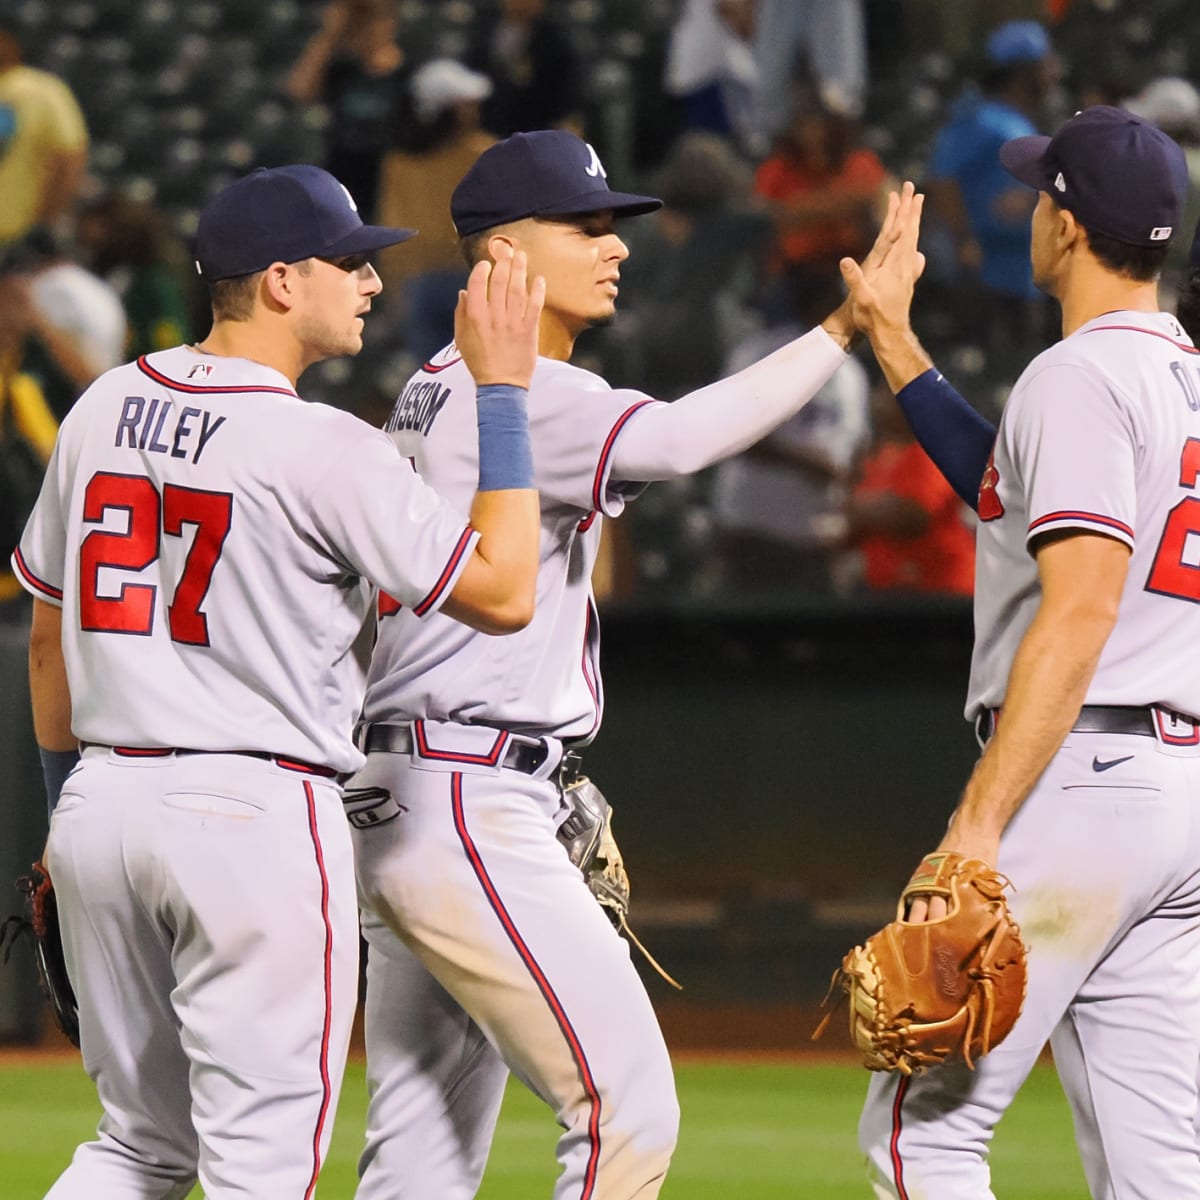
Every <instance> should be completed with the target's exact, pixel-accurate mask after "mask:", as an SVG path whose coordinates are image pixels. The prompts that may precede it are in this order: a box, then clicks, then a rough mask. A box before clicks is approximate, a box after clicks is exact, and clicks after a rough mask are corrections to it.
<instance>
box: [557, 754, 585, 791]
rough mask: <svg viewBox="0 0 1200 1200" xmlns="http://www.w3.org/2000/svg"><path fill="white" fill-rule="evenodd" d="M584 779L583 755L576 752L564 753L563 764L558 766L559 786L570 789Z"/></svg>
mask: <svg viewBox="0 0 1200 1200" xmlns="http://www.w3.org/2000/svg"><path fill="white" fill-rule="evenodd" d="M582 778H583V755H582V754H577V753H576V752H575V751H574V750H567V751H565V752H564V753H563V756H562V762H561V763H559V765H558V786H559V787H560V788H569V787H570V786H571V784H573V783H578V782H579V780H580V779H582Z"/></svg>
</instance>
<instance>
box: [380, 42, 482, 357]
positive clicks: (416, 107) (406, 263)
mask: <svg viewBox="0 0 1200 1200" xmlns="http://www.w3.org/2000/svg"><path fill="white" fill-rule="evenodd" d="M410 87H411V93H412V108H413V124H412V126H411V128H410V130H409V132H408V135H407V137H406V139H405V146H406V148H405V149H404V150H402V151H401V150H394V151H392V152H391V153H389V154H388V155H387V157H386V158H385V159H384V160H383V175H382V179H381V182H380V188H379V219H380V221H381V222H382V223H383V224H385V225H398V226H401V227H403V226H411V227H413V228H415V229H418V230H420V234H421V236H420V237H417V238H414V239H413V240H412V241H410V242H405V244H404V245H403V246H393V247H390V248H389V249H387V250H384V251H382V252H381V254H380V255H379V274H380V275H381V277H382V278H383V282H384V287H385V288H388V289H395V290H397V291H399V290H402V291H403V305H404V309H405V315H404V319H403V338H404V342H405V345H406V346H407V348H408V349H409V351H410V352H411V353H412V355H413V357H414V358H416V359H417V360H418V361H420V362H424V361H426V360H427V359H428V358H429V357H430V356H431V355H433V354H434V353H435V352H436V351H437V350H439V349H441V347H442V346H444V345H445V344H446V343H447V342H448V341H450V339H451V338H452V337H453V336H454V308H455V305H456V304H457V303H458V289H459V288H460V287H463V286H464V283H465V280H466V277H467V268H466V264H465V263H464V262H463V259H462V255H461V253H460V252H459V248H458V235H457V234H456V233H455V232H454V225H453V223H452V222H451V220H450V194H451V192H453V191H454V188H455V187H456V186H457V184H458V181H459V180H460V179H462V177H463V176H464V175H465V174H466V173H467V170H468V169H469V168H470V167H471V165H472V164H473V163H474V162H475V160H476V159H477V158H478V157H479V156H480V154H482V153H483V151H484V150H486V149H487V148H488V146H490V145H491V144H492V143H493V142H494V141H495V140H496V139H495V138H494V137H492V135H491V134H489V133H485V132H484V131H483V130H482V129H481V128H480V102H481V101H483V100H485V99H487V97H488V96H490V95H491V92H492V83H491V80H490V79H488V77H487V76H486V75H480V74H479V73H478V72H476V71H471V70H469V69H468V68H466V67H464V66H463V65H462V64H461V63H458V62H455V61H454V60H453V59H449V58H436V59H433V60H432V61H430V62H427V63H425V64H424V65H423V66H421V67H419V68H418V69H417V70H416V71H415V72H414V73H413V76H412V81H411V85H410ZM384 294H385V299H386V298H388V293H387V292H385V293H384ZM393 298H394V297H393Z"/></svg>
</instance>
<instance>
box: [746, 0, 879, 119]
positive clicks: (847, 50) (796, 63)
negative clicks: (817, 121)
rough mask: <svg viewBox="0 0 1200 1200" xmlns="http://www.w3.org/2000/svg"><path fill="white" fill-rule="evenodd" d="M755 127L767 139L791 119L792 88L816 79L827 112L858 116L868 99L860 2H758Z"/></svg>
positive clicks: (800, 0)
mask: <svg viewBox="0 0 1200 1200" xmlns="http://www.w3.org/2000/svg"><path fill="white" fill-rule="evenodd" d="M754 56H755V59H756V60H757V62H758V69H759V77H758V95H757V99H756V109H757V112H756V118H755V119H756V123H757V127H758V129H759V130H760V131H761V132H763V133H764V134H765V135H766V136H767V137H769V138H771V137H775V136H776V135H777V134H779V133H780V132H781V131H782V130H783V129H784V127H785V126H786V125H787V123H788V121H789V120H790V119H791V116H792V105H793V102H794V98H795V85H796V82H797V81H798V80H800V79H812V78H815V79H816V81H817V86H818V89H819V91H820V95H821V97H822V99H823V101H824V103H825V105H826V107H828V108H830V109H832V110H833V111H835V112H842V113H847V114H850V115H853V116H856V117H857V116H861V115H862V111H863V107H864V105H865V103H866V98H867V28H866V19H865V16H864V14H863V4H862V0H839V2H838V3H837V4H830V3H829V2H828V0H757V8H756V12H755V18H754Z"/></svg>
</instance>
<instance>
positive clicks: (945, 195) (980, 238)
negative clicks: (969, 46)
mask: <svg viewBox="0 0 1200 1200" xmlns="http://www.w3.org/2000/svg"><path fill="white" fill-rule="evenodd" d="M984 57H985V60H986V68H985V70H984V72H983V75H982V78H981V79H980V81H979V86H978V87H975V86H971V87H970V88H968V90H967V91H966V92H964V94H963V95H962V96H961V97H960V98H959V99H958V100H957V101H956V103H955V105H954V108H953V110H952V112H951V116H950V120H949V122H948V123H947V124H946V125H945V126H944V127H943V128H942V130H941V132H940V133H939V134H938V137H937V140H936V142H935V144H934V149H933V157H932V159H931V161H930V164H929V170H928V178H927V180H926V189H927V192H928V195H929V200H930V207H931V209H932V213H931V215H933V216H934V217H935V218H936V219H937V220H940V222H941V223H942V225H943V226H944V227H945V228H946V230H947V231H948V232H949V234H950V236H951V237H952V238H953V241H954V243H955V250H956V256H957V260H958V265H959V267H960V268H961V273H962V274H963V275H964V276H965V277H964V278H961V279H960V280H959V281H958V286H959V287H961V286H963V285H964V284H967V283H969V282H974V283H975V284H976V285H977V286H978V288H979V290H980V292H981V296H980V305H979V306H978V307H976V306H974V305H972V306H970V308H971V318H972V325H973V329H974V331H975V333H976V335H977V336H978V334H979V333H981V332H986V334H987V335H988V340H989V342H991V343H992V344H994V345H1000V344H1012V343H1026V344H1027V343H1028V341H1029V340H1030V339H1031V338H1035V339H1036V338H1037V337H1039V336H1040V335H1041V334H1042V332H1043V331H1042V325H1043V324H1044V323H1045V322H1044V320H1043V314H1044V312H1045V309H1046V305H1045V303H1044V302H1043V300H1042V299H1041V297H1040V294H1039V293H1038V291H1037V289H1036V288H1035V287H1034V286H1033V276H1032V273H1031V269H1030V265H1029V230H1030V221H1031V218H1032V215H1033V208H1034V205H1035V203H1036V202H1037V195H1036V193H1035V192H1034V191H1033V190H1032V189H1031V188H1027V187H1025V186H1024V185H1023V184H1019V183H1017V182H1016V181H1015V180H1014V179H1013V178H1012V176H1011V175H1009V174H1008V173H1007V172H1006V171H1005V170H1004V168H1003V167H1002V166H1001V165H1000V158H999V149H1000V146H1001V145H1002V143H1004V142H1005V141H1007V140H1008V139H1010V138H1015V137H1024V136H1026V135H1029V134H1035V133H1037V132H1039V131H1038V129H1037V127H1036V125H1035V124H1034V120H1035V118H1036V117H1037V115H1038V113H1039V110H1040V108H1041V106H1042V104H1043V102H1044V100H1045V99H1046V96H1047V94H1048V93H1049V91H1050V89H1051V88H1052V87H1053V86H1054V84H1055V82H1056V81H1057V79H1058V75H1059V70H1060V67H1059V62H1058V59H1057V58H1056V57H1055V55H1054V52H1053V49H1052V48H1051V45H1050V39H1049V37H1048V35H1047V33H1046V31H1045V29H1043V27H1042V26H1041V25H1040V24H1038V22H1036V21H1008V22H1005V23H1004V24H1003V25H1000V26H999V27H997V28H996V29H995V30H994V31H993V32H992V34H991V35H990V36H989V38H988V39H987V42H986V45H985V48H984Z"/></svg>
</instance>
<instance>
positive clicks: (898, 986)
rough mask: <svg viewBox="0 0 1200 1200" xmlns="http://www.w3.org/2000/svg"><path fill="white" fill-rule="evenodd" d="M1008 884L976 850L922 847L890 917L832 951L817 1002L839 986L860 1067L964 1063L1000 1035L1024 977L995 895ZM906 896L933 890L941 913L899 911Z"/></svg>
mask: <svg viewBox="0 0 1200 1200" xmlns="http://www.w3.org/2000/svg"><path fill="white" fill-rule="evenodd" d="M1008 886H1010V885H1009V882H1008V880H1007V879H1005V877H1004V876H1003V875H1000V874H998V873H997V872H996V871H993V870H992V869H991V867H989V866H988V865H987V864H986V863H984V862H981V861H980V860H979V859H964V858H963V857H962V856H961V855H958V854H944V853H938V854H927V855H926V856H925V858H924V859H922V860H921V865H920V866H919V867H918V868H917V870H916V873H915V874H914V875H913V877H912V879H910V880H909V882H908V886H907V887H906V888H905V889H904V892H903V894H902V895H901V897H900V904H899V907H898V910H897V913H896V920H894V921H893V922H892V923H891V924H890V925H887V926H885V927H884V928H883V929H881V930H880V931H879V932H878V933H876V934H874V935H873V936H872V937H870V938H868V939H867V941H866V943H865V944H864V945H862V946H855V947H854V949H853V950H851V951H850V953H849V954H847V955H846V957H845V958H844V959H843V960H842V965H841V968H840V969H839V970H838V971H836V972H835V973H834V976H833V981H832V983H831V984H830V988H829V995H828V996H826V1005H827V1006H828V1004H829V1001H830V998H831V997H832V996H833V995H834V993H835V992H836V991H838V989H840V990H841V991H842V992H844V993H845V994H846V995H847V996H849V999H850V1036H851V1038H852V1039H853V1040H854V1044H855V1045H856V1046H857V1047H858V1049H859V1050H860V1051H861V1052H862V1055H863V1059H864V1062H865V1064H866V1066H867V1067H868V1068H870V1070H872V1071H899V1072H900V1073H901V1074H903V1075H911V1074H912V1073H913V1072H914V1071H917V1072H920V1071H923V1070H924V1069H925V1068H926V1067H930V1066H934V1065H937V1064H941V1063H965V1064H966V1065H967V1066H968V1067H970V1068H974V1065H975V1060H976V1059H977V1058H979V1057H980V1056H981V1055H983V1054H986V1053H987V1052H988V1051H989V1050H990V1049H991V1048H992V1047H993V1046H997V1045H999V1044H1000V1042H1002V1041H1003V1040H1004V1038H1005V1037H1007V1035H1008V1033H1009V1031H1010V1030H1011V1029H1012V1027H1013V1025H1014V1024H1016V1020H1017V1018H1018V1017H1019V1016H1020V1015H1021V1005H1022V1004H1023V1003H1024V1000H1025V981H1026V969H1025V965H1026V950H1025V945H1024V943H1023V942H1022V941H1021V931H1020V929H1019V928H1018V927H1017V923H1016V922H1015V921H1014V920H1013V918H1012V914H1011V913H1010V912H1009V910H1008V904H1007V903H1006V901H1005V899H1004V891H1005V888H1007V887H1008ZM916 896H941V897H942V898H943V899H944V900H945V901H946V908H947V911H946V915H945V916H944V917H941V918H939V919H937V920H934V921H927V922H923V923H920V924H913V923H911V922H909V921H906V920H905V919H904V916H905V914H906V912H907V906H908V902H909V901H910V900H911V899H912V898H914V897H916ZM840 1000H841V997H840V996H839V998H838V1002H839V1003H840ZM833 1007H834V1008H836V1004H835V1005H834V1006H833ZM832 1015H833V1012H832V1009H831V1010H830V1011H829V1012H827V1014H826V1017H825V1019H824V1020H823V1021H822V1022H821V1026H820V1028H819V1029H818V1030H817V1032H816V1033H815V1034H814V1035H813V1036H814V1037H818V1036H820V1034H821V1032H822V1031H823V1030H824V1028H825V1026H826V1024H827V1023H828V1021H829V1018H830V1017H831V1016H832Z"/></svg>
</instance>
